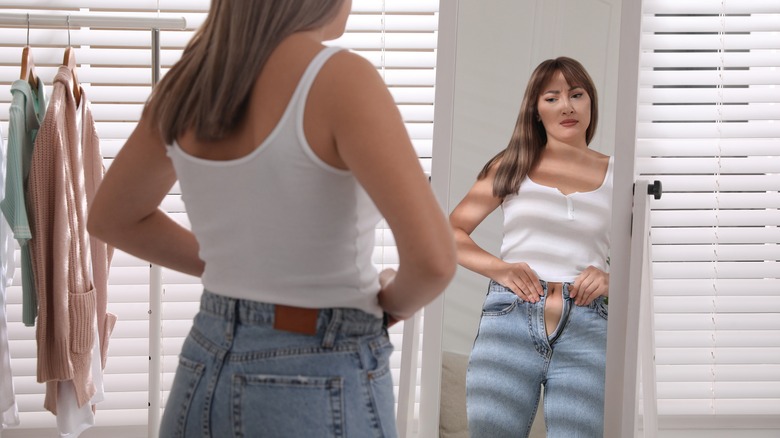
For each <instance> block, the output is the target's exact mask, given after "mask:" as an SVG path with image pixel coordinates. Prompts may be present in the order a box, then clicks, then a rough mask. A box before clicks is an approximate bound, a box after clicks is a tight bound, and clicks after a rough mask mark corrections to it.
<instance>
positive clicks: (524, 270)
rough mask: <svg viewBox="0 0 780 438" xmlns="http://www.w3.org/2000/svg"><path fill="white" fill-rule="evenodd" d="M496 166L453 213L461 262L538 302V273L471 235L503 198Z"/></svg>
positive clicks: (539, 289)
mask: <svg viewBox="0 0 780 438" xmlns="http://www.w3.org/2000/svg"><path fill="white" fill-rule="evenodd" d="M497 167H498V165H497V164H496V165H494V166H493V167H492V168H491V169H490V171H489V172H488V175H487V176H486V177H485V178H482V179H480V180H477V182H476V183H474V185H473V186H472V187H471V189H470V190H469V192H468V193H467V194H466V196H465V197H464V198H463V200H461V201H460V203H459V204H458V205H457V206H456V207H455V209H454V210H453V211H452V213H450V225H451V226H452V230H453V233H454V234H455V243H456V245H457V248H458V263H459V264H460V265H461V266H463V267H464V268H467V269H469V270H471V271H474V272H476V273H478V274H481V275H484V276H485V277H488V278H491V279H493V280H495V281H496V282H498V283H499V284H501V285H503V286H506V287H508V288H509V289H511V290H512V291H513V292H514V293H515V294H517V296H518V297H520V298H521V299H523V300H525V301H530V302H538V301H539V296H540V295H542V293H543V289H542V286H541V284H540V283H539V278H538V277H537V276H536V273H534V271H533V270H532V269H531V268H530V267H529V266H528V265H527V264H526V263H507V262H505V261H503V260H501V259H500V258H498V257H496V256H494V255H493V254H490V253H489V252H487V251H485V250H484V249H482V248H481V247H480V246H479V245H477V244H476V242H474V240H473V239H472V238H471V233H472V232H473V231H474V229H475V228H477V226H478V225H479V224H480V223H482V221H484V220H485V218H486V217H488V215H489V214H490V213H492V212H493V210H495V209H496V208H498V206H499V205H501V199H500V198H497V197H495V196H494V195H493V180H494V178H495V175H496V168H497Z"/></svg>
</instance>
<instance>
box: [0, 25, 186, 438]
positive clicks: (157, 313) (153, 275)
mask: <svg viewBox="0 0 780 438" xmlns="http://www.w3.org/2000/svg"><path fill="white" fill-rule="evenodd" d="M0 25H3V26H20V27H24V28H28V29H29V28H30V27H43V28H51V27H63V28H68V29H70V28H79V27H102V28H109V29H136V30H149V31H151V32H152V47H151V50H152V86H154V85H155V84H157V82H158V81H159V80H160V72H161V66H160V29H169V30H182V29H185V28H186V27H187V20H186V19H184V17H176V18H157V17H123V16H108V15H87V14H67V15H65V14H60V15H54V14H18V13H0ZM162 291H163V286H162V269H161V268H160V267H159V266H155V265H150V272H149V419H148V423H147V424H148V426H147V427H148V435H147V436H148V437H150V438H157V436H158V429H159V424H160V413H161V409H162V358H161V356H162Z"/></svg>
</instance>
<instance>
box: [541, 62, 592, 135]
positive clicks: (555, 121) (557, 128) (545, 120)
mask: <svg viewBox="0 0 780 438" xmlns="http://www.w3.org/2000/svg"><path fill="white" fill-rule="evenodd" d="M536 105H537V111H538V113H539V119H540V120H541V122H542V124H543V125H544V130H545V131H547V141H548V142H549V141H550V139H555V140H557V141H560V142H563V143H567V144H580V143H583V144H585V136H586V135H585V133H586V131H587V129H588V126H590V96H589V95H588V93H587V92H586V91H585V89H584V88H582V87H580V86H574V87H572V86H571V85H570V84H569V83H568V82H566V79H565V78H564V77H563V73H561V72H556V73H555V75H553V77H552V78H551V79H550V81H549V82H547V83H546V84H545V85H544V87H542V92H541V94H540V95H539V99H538V101H537V102H536Z"/></svg>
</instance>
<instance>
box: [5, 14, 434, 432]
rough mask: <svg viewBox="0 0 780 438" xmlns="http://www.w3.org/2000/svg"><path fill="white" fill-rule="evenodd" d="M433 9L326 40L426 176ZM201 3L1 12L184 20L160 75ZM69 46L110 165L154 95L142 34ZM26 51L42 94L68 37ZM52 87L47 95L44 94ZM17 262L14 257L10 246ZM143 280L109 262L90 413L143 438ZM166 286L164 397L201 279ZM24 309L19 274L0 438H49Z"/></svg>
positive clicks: (15, 39) (384, 258)
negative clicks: (98, 380) (107, 336)
mask: <svg viewBox="0 0 780 438" xmlns="http://www.w3.org/2000/svg"><path fill="white" fill-rule="evenodd" d="M438 4H439V2H438V0H393V1H384V0H354V1H353V14H352V15H351V16H350V18H349V21H348V23H347V32H346V34H345V35H344V36H343V37H342V38H340V39H339V40H337V41H334V42H332V43H329V44H332V45H338V46H342V47H346V48H349V49H352V50H353V51H355V52H357V53H359V54H361V55H363V56H364V57H366V58H367V59H369V60H371V61H372V62H373V63H374V65H375V66H376V67H377V69H379V71H380V74H381V75H382V76H383V78H384V79H385V81H386V82H387V84H388V86H389V87H390V91H391V93H392V95H393V96H394V98H395V100H396V103H397V104H398V106H399V108H400V110H401V113H402V115H403V118H404V122H405V123H406V127H407V130H408V132H409V134H410V136H411V137H412V141H413V144H414V147H415V149H416V151H417V153H418V156H419V158H420V161H421V164H422V166H423V168H424V169H425V170H426V172H429V171H430V161H431V149H432V147H431V144H432V141H431V138H432V132H433V98H434V88H433V86H434V78H435V72H434V67H435V62H436V53H435V49H436V30H437V25H438V15H437V13H438ZM208 6H209V1H207V0H159V1H157V0H116V1H111V2H106V1H104V0H38V1H36V2H34V4H31V3H30V2H29V0H0V12H3V13H22V14H25V13H32V14H52V13H55V14H59V13H62V14H68V13H71V14H90V15H110V16H118V15H127V16H150V17H154V16H158V15H159V16H162V17H182V16H183V17H185V18H186V20H187V24H188V29H187V30H186V31H162V32H161V35H160V40H161V45H162V51H161V57H162V64H163V74H164V73H165V72H166V71H167V69H168V68H169V67H170V66H171V65H172V64H173V63H174V62H175V61H176V60H177V59H178V58H179V56H180V55H181V51H182V50H183V47H184V45H185V44H186V43H187V41H188V40H189V39H190V37H191V36H192V34H193V32H194V29H196V28H197V27H198V26H200V24H201V23H202V22H203V20H204V19H205V16H206V12H207V10H208ZM30 8H34V9H30ZM70 41H71V45H72V46H73V47H74V48H75V52H76V59H77V61H78V63H79V66H78V69H77V71H78V77H79V81H80V82H81V84H82V86H83V87H84V89H85V93H86V95H87V96H88V98H89V100H90V101H91V105H92V109H93V113H94V116H95V120H96V125H97V131H98V135H99V137H100V139H101V148H102V152H103V155H104V157H105V159H106V166H110V164H111V160H112V158H113V157H114V156H115V155H116V153H117V152H118V150H119V149H120V148H121V146H122V145H123V144H124V141H125V139H126V138H127V137H128V136H129V134H130V133H131V132H132V130H133V128H134V127H135V124H136V123H137V121H138V118H139V116H140V113H141V109H142V105H143V103H144V101H145V100H146V98H147V97H148V95H149V93H150V92H151V51H150V45H151V36H150V32H149V31H130V30H118V29H110V28H72V29H71V30H70ZM29 43H30V47H31V50H32V53H33V56H34V58H35V66H36V72H37V74H38V76H39V77H40V78H42V79H43V81H44V82H45V83H46V84H47V85H48V86H50V84H51V81H52V78H53V77H54V74H55V73H56V70H57V68H58V66H59V64H60V62H61V61H62V56H63V50H64V47H65V46H66V45H67V43H68V31H67V30H66V29H62V28H39V27H33V28H31V29H30V32H29ZM26 44H27V29H26V28H24V27H1V26H0V123H3V124H6V125H7V122H8V110H7V108H8V105H9V103H10V99H11V94H10V85H11V83H12V82H13V81H14V80H16V79H18V76H19V64H20V60H21V52H22V50H21V49H22V47H23V46H25V45H26ZM48 90H49V93H50V88H49V89H48ZM4 132H5V133H7V130H6V129H4ZM4 141H5V139H4ZM163 207H164V209H165V210H166V211H167V212H168V213H169V214H170V215H171V216H172V217H174V218H175V219H176V220H178V221H179V222H181V223H183V224H185V225H186V224H187V223H188V222H187V219H186V213H185V212H184V206H183V203H182V202H181V196H180V192H179V189H178V185H176V186H175V187H174V188H173V190H172V191H171V193H170V195H169V196H168V197H167V198H166V199H165V201H164V202H163ZM376 242H377V246H376V249H375V252H374V262H375V263H376V264H377V265H378V267H379V268H380V269H381V268H384V267H395V266H397V263H398V260H397V258H398V257H397V251H396V247H395V241H394V239H393V236H392V233H391V232H390V230H389V229H388V227H387V224H386V223H384V222H383V223H381V224H380V226H378V227H377V231H376ZM16 258H17V260H18V258H19V251H18V249H17V255H16ZM149 272H150V267H149V265H148V263H146V262H144V261H142V260H139V259H137V258H135V257H132V256H129V255H127V254H125V253H122V252H119V251H118V252H116V253H115V256H114V261H113V264H112V268H111V275H110V279H109V282H110V285H109V311H110V312H113V313H115V314H117V315H118V318H119V319H118V321H117V324H116V327H115V330H114V333H113V335H112V337H111V340H110V346H109V357H108V361H107V366H106V375H105V386H106V391H107V393H106V401H104V402H102V403H100V404H99V405H98V407H97V409H98V412H97V415H96V422H97V427H98V428H99V427H120V428H125V429H127V428H128V427H136V428H137V430H139V431H145V427H141V426H145V425H146V423H147V404H148V401H149V394H148V375H147V373H148V362H149V358H148V356H149V355H150V352H149V348H148V337H149V323H148V310H149V304H148V300H149ZM163 287H164V295H163V312H162V315H163V322H162V345H163V372H164V375H163V388H164V389H165V390H167V389H168V388H169V387H170V384H171V383H172V380H173V373H174V371H175V368H176V365H177V363H178V359H177V355H178V352H179V350H180V347H181V344H182V342H183V340H184V337H185V336H186V334H187V332H188V330H189V327H190V325H191V319H192V317H193V316H194V314H195V312H196V311H197V307H198V299H199V295H200V292H201V286H200V282H199V280H198V279H197V278H194V277H190V276H187V275H183V274H179V273H176V272H173V271H170V270H163ZM21 300H22V298H21V278H20V274H19V269H18V266H17V271H16V276H15V280H14V284H13V286H12V287H10V288H9V289H8V291H7V301H8V316H9V336H10V353H11V356H12V368H13V373H14V385H15V389H16V400H17V403H18V406H19V410H20V418H21V426H20V428H19V430H17V431H14V430H8V431H4V432H3V436H10V437H13V436H35V435H34V434H33V435H30V434H29V431H30V430H42V429H47V430H49V432H47V433H51V430H52V429H53V428H54V427H55V417H54V416H53V415H51V414H50V413H49V412H46V411H45V410H44V409H43V392H44V385H42V384H39V383H37V382H36V380H35V370H36V358H35V351H36V349H35V329H34V328H32V327H24V326H23V325H22V323H21V319H22V318H21V315H22V311H21V307H22V305H21ZM402 332H403V324H398V325H396V326H394V327H393V328H391V340H392V341H393V343H394V344H395V349H396V352H395V353H394V354H393V356H392V357H391V362H392V363H391V365H392V367H393V377H394V381H395V383H396V385H397V384H398V381H399V373H400V370H399V367H400V362H401V354H400V352H401V348H402V343H403V337H402ZM152 354H153V353H152ZM417 381H418V382H419V377H418V379H417ZM166 395H167V394H166ZM25 431H28V432H27V434H26V435H25V434H24V433H25ZM93 432H95V431H93ZM14 433H17V434H18V435H14ZM89 433H90V432H89V431H88V432H87V434H89ZM85 436H86V435H85ZM95 436H101V435H95Z"/></svg>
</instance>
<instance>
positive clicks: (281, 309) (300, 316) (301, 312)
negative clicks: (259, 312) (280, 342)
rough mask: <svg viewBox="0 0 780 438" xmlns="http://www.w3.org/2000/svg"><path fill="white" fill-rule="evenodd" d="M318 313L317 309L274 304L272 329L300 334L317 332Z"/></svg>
mask: <svg viewBox="0 0 780 438" xmlns="http://www.w3.org/2000/svg"><path fill="white" fill-rule="evenodd" d="M318 314H319V309H307V308H303V307H294V306H284V305H281V304H276V305H275V306H274V329H276V330H284V331H288V332H293V333H300V334H302V335H310V336H312V335H315V334H317V315H318Z"/></svg>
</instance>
